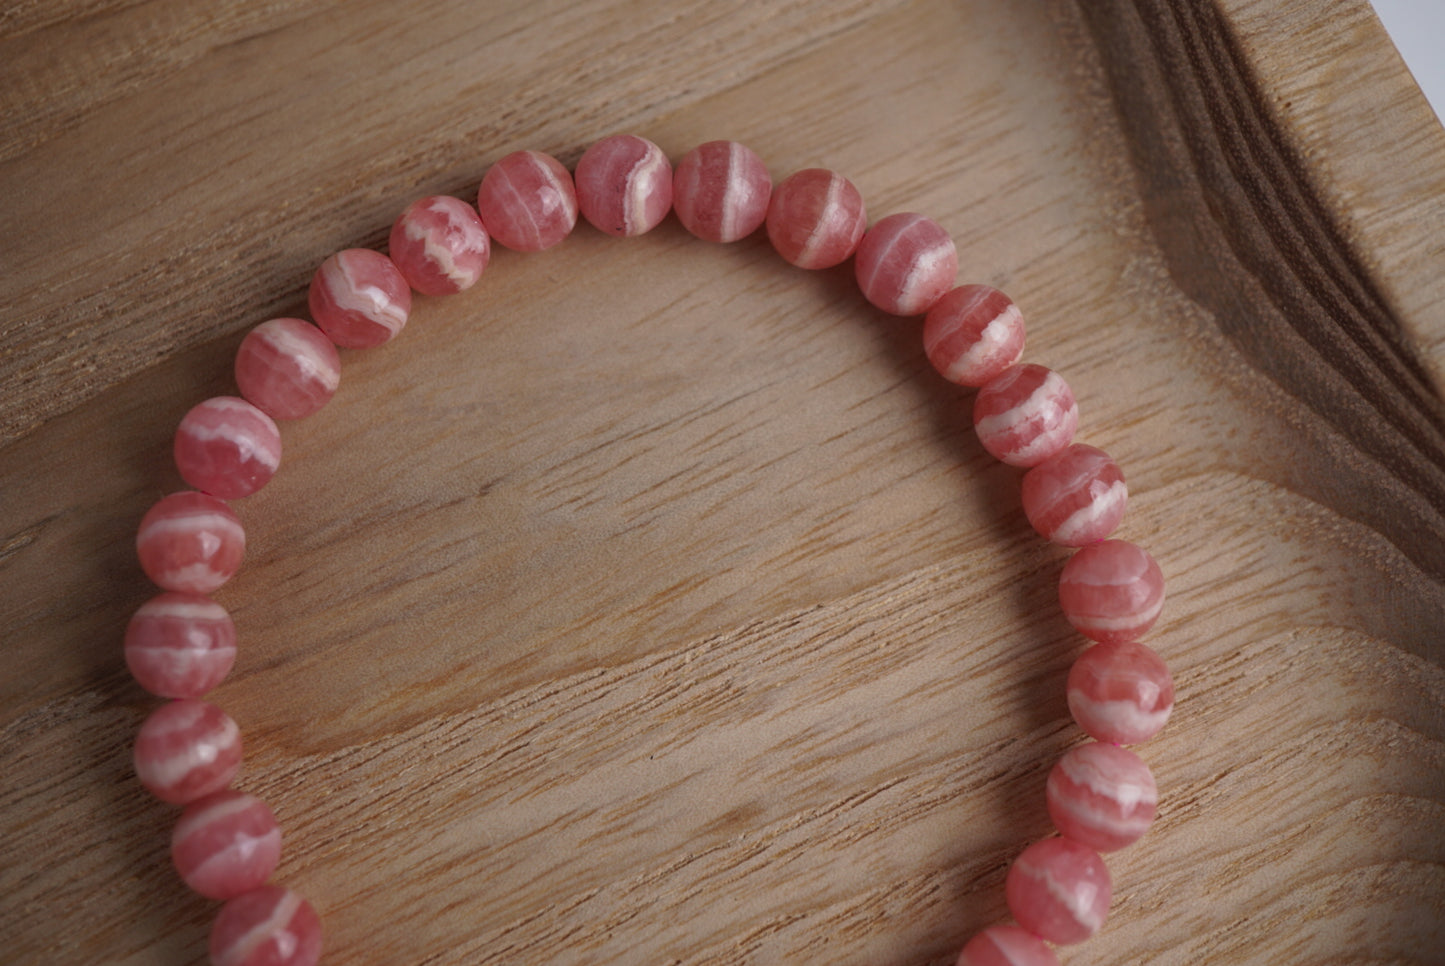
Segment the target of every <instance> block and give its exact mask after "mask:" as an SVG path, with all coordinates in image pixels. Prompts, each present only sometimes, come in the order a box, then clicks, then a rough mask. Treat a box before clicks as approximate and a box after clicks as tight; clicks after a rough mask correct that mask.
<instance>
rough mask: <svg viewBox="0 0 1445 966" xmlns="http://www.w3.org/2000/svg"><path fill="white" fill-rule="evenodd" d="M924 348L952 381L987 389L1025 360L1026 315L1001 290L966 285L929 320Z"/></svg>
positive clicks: (934, 310) (938, 306) (952, 292)
mask: <svg viewBox="0 0 1445 966" xmlns="http://www.w3.org/2000/svg"><path fill="white" fill-rule="evenodd" d="M923 350H924V352H926V353H928V361H929V362H931V363H933V368H935V369H937V370H938V372H939V374H940V375H941V376H943V378H945V379H947V380H948V381H949V382H954V383H957V384H958V385H960V386H982V385H984V384H986V383H987V382H988V381H989V380H990V379H992V378H993V377H994V376H997V375H998V374H999V373H1001V372H1003V371H1004V370H1005V369H1007V368H1008V367H1009V366H1012V365H1015V364H1017V363H1018V361H1019V359H1021V358H1022V357H1023V354H1024V317H1023V313H1022V312H1020V311H1019V307H1018V306H1017V305H1015V304H1014V302H1013V299H1011V298H1009V297H1008V296H1007V295H1005V294H1004V293H1002V292H1000V291H999V290H998V289H996V288H990V287H989V286H987V285H960V286H959V287H958V288H955V289H951V290H950V291H948V292H945V293H944V295H943V297H942V298H941V299H939V300H938V301H937V302H936V303H934V306H933V308H931V309H929V310H928V315H927V316H925V317H924V319H923Z"/></svg>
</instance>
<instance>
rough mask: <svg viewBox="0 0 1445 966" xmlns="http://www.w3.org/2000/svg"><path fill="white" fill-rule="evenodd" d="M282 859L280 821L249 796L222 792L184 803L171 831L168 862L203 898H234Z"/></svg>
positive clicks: (267, 874)
mask: <svg viewBox="0 0 1445 966" xmlns="http://www.w3.org/2000/svg"><path fill="white" fill-rule="evenodd" d="M280 860H281V826H280V825H279V824H278V823H277V821H276V816H275V814H274V813H273V812H272V811H271V807H270V806H269V805H267V804H266V803H265V802H263V801H261V799H259V798H257V797H256V796H254V795H247V794H244V793H243V792H235V791H222V792H216V793H215V794H213V795H207V796H206V797H205V798H202V799H199V800H197V801H194V802H192V803H191V804H190V805H188V806H186V810H185V812H184V813H183V814H182V815H181V817H180V820H179V821H178V822H176V827H175V831H174V832H172V833H171V862H172V863H173V864H174V865H175V867H176V871H177V872H179V873H180V875H181V878H182V879H183V880H185V883H186V885H188V886H190V887H191V888H192V889H194V890H195V891H197V892H199V893H200V894H201V895H203V896H205V897H206V898H208V899H233V898H235V897H236V896H239V895H240V894H241V893H243V892H249V891H250V890H252V889H254V888H256V887H257V886H259V885H261V884H263V883H264V882H265V881H266V880H267V879H269V878H270V877H271V873H272V872H273V871H275V869H276V864H277V863H278V862H279V861H280Z"/></svg>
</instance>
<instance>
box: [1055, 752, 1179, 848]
mask: <svg viewBox="0 0 1445 966" xmlns="http://www.w3.org/2000/svg"><path fill="white" fill-rule="evenodd" d="M1045 795H1046V797H1047V800H1048V806H1049V817H1050V818H1052V819H1053V820H1054V827H1055V828H1057V829H1058V830H1059V831H1060V832H1061V833H1063V835H1064V837H1065V838H1068V839H1072V840H1073V841H1075V842H1078V843H1079V844H1080V845H1087V846H1088V847H1089V848H1091V849H1094V850H1095V851H1098V852H1114V851H1117V850H1118V849H1122V848H1123V847H1124V846H1126V845H1131V844H1133V843H1134V842H1137V841H1138V840H1139V838H1140V837H1141V836H1142V835H1143V834H1144V833H1145V832H1147V831H1148V830H1149V825H1150V823H1151V822H1153V821H1154V814H1155V812H1156V810H1157V808H1158V805H1159V790H1158V788H1156V787H1155V785H1154V775H1153V774H1152V773H1151V772H1150V771H1149V766H1148V765H1146V764H1144V762H1143V761H1142V760H1140V758H1139V756H1138V755H1136V754H1134V753H1133V752H1132V751H1127V750H1125V749H1123V748H1119V747H1116V746H1114V745H1106V744H1101V743H1100V742H1097V741H1091V742H1089V743H1088V744H1084V745H1079V746H1078V747H1077V748H1072V749H1070V750H1069V752H1068V754H1066V755H1064V757H1063V758H1060V759H1059V763H1058V764H1056V765H1055V766H1054V770H1053V771H1051V772H1049V780H1048V784H1047V786H1046V788H1045Z"/></svg>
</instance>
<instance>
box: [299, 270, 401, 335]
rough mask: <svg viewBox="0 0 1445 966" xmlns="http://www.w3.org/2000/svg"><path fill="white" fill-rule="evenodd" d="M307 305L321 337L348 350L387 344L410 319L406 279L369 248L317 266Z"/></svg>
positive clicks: (307, 297) (312, 278)
mask: <svg viewBox="0 0 1445 966" xmlns="http://www.w3.org/2000/svg"><path fill="white" fill-rule="evenodd" d="M306 300H307V304H308V305H310V307H311V317H312V318H313V319H315V320H316V324H317V325H319V326H320V327H321V331H322V332H325V333H326V337H327V338H328V339H330V340H331V341H332V342H335V343H336V344H337V345H339V346H342V347H344V348H347V349H367V348H370V347H372V346H378V345H381V344H382V343H383V342H390V341H391V340H392V339H393V338H395V337H396V334H397V333H398V332H400V331H401V330H402V327H403V326H405V325H406V320H407V317H408V316H409V315H411V288H410V287H408V286H407V284H406V279H404V278H402V277H401V272H399V271H397V268H396V265H394V264H393V263H392V261H391V259H389V258H387V257H386V256H385V255H383V254H382V253H381V252H374V251H372V250H371V249H369V248H347V249H345V250H343V251H339V252H337V253H336V254H335V255H332V256H331V257H330V258H328V259H326V261H324V262H322V263H321V267H320V268H318V269H317V270H316V274H315V275H313V276H312V277H311V289H310V291H309V292H308V293H307V296H306Z"/></svg>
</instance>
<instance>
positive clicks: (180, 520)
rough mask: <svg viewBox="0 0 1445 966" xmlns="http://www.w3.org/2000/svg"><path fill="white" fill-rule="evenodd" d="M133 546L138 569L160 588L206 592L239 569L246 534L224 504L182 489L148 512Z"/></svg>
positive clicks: (244, 549) (222, 582) (198, 592)
mask: <svg viewBox="0 0 1445 966" xmlns="http://www.w3.org/2000/svg"><path fill="white" fill-rule="evenodd" d="M135 548H136V555H137V556H138V557H140V566H141V569H142V570H144V571H145V573H146V576H147V577H149V578H150V579H151V580H152V581H154V582H155V583H156V584H157V585H158V586H159V587H161V588H162V589H163V590H174V591H179V592H181V593H189V594H209V593H210V592H211V591H213V590H215V589H216V588H217V587H220V586H221V585H222V584H224V583H225V582H226V581H228V580H230V579H231V577H232V575H234V574H235V573H236V571H237V570H239V569H240V567H241V557H242V555H244V553H245V552H246V531H244V530H242V529H241V521H240V520H239V519H238V518H237V517H236V514H235V513H233V512H231V508H230V507H228V506H226V504H224V503H222V502H221V501H220V500H218V499H216V498H215V497H213V496H207V495H206V494H204V493H196V492H194V491H190V490H186V491H183V492H181V493H172V494H171V495H170V496H167V497H164V498H162V499H161V500H160V501H158V502H157V503H156V505H155V506H153V507H151V508H150V509H149V510H147V511H146V515H145V516H144V517H142V518H141V521H140V527H139V528H138V529H137V531H136V536H135Z"/></svg>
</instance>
